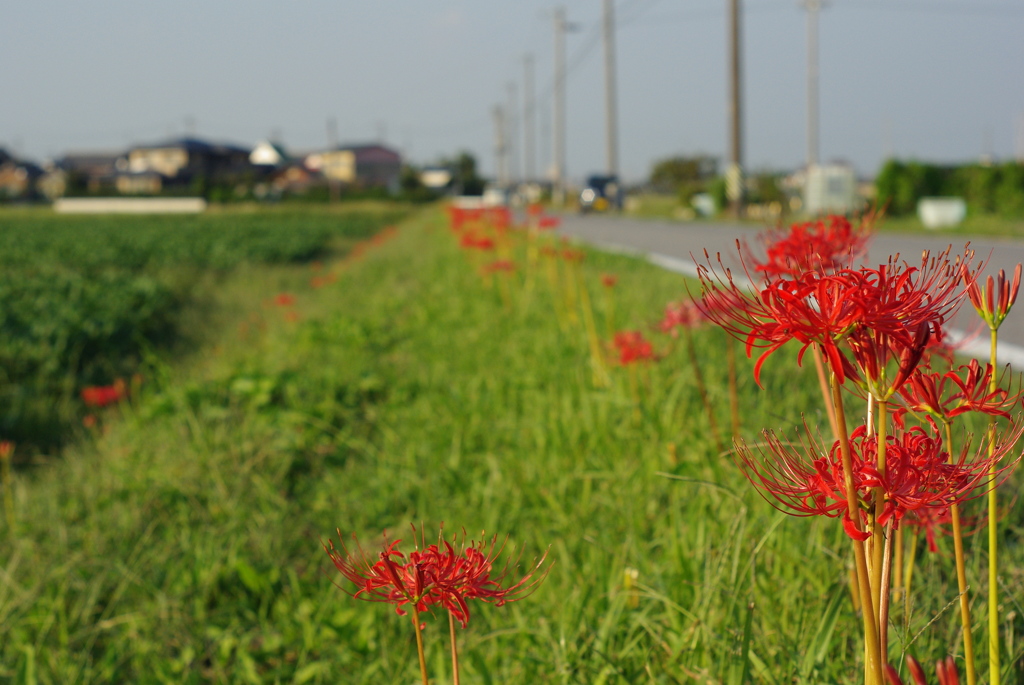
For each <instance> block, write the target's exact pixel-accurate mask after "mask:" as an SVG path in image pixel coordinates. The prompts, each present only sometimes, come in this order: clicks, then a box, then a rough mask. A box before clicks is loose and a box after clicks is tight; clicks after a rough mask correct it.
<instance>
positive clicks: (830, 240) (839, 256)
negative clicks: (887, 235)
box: [754, 216, 871, 277]
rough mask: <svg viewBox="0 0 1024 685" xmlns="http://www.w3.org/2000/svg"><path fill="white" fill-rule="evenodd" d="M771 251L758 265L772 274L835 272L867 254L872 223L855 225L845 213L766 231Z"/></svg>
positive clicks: (767, 274)
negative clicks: (786, 228)
mask: <svg viewBox="0 0 1024 685" xmlns="http://www.w3.org/2000/svg"><path fill="white" fill-rule="evenodd" d="M760 239H761V242H762V243H763V244H764V246H765V248H766V251H767V258H766V261H764V262H757V261H754V268H755V269H756V270H757V271H759V272H761V273H763V274H765V275H766V276H769V277H779V276H799V275H800V274H802V273H804V272H806V271H823V270H828V271H834V270H837V269H841V268H843V267H850V266H852V264H853V262H854V260H855V259H856V258H858V257H861V256H863V255H864V253H865V252H866V250H867V244H868V242H869V241H870V240H871V222H870V221H867V222H864V223H861V224H860V225H859V226H858V227H857V228H854V227H853V225H852V224H851V223H850V221H849V220H848V219H847V218H846V217H843V216H828V217H825V218H824V219H821V220H819V221H815V222H811V223H804V224H793V225H792V226H790V228H789V229H788V230H774V231H766V232H765V233H762V234H761V236H760Z"/></svg>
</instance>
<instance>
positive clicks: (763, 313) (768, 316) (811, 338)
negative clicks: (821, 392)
mask: <svg viewBox="0 0 1024 685" xmlns="http://www.w3.org/2000/svg"><path fill="white" fill-rule="evenodd" d="M719 263H721V258H719ZM725 274H726V275H725V277H724V278H722V277H719V276H717V275H716V274H714V272H712V271H711V270H710V269H709V268H707V267H705V266H698V276H699V277H700V280H701V284H702V287H703V298H702V299H701V301H700V307H701V309H702V310H703V312H704V314H705V316H707V317H708V318H709V319H710V320H712V321H714V322H715V323H717V324H718V325H719V326H721V327H722V328H724V329H725V330H726V331H727V332H728V333H729V334H731V335H733V336H734V337H736V338H738V339H740V340H742V341H743V342H744V343H745V344H746V352H747V356H752V353H753V350H754V348H755V347H757V348H764V352H762V353H761V356H760V357H759V358H758V360H757V362H756V364H755V365H754V380H755V381H757V382H758V384H760V382H761V381H760V376H761V367H762V366H763V365H764V362H765V361H766V360H767V359H768V357H769V356H771V355H772V353H774V352H775V351H777V350H778V349H779V348H780V347H782V346H783V345H785V344H786V343H787V342H789V341H791V340H796V341H798V342H799V343H800V345H801V348H800V354H799V357H798V361H802V360H803V355H804V353H805V352H806V351H807V348H808V347H810V346H811V345H815V344H816V345H818V346H819V347H821V349H822V351H823V352H824V355H825V358H826V360H827V361H828V363H829V364H830V366H831V367H832V369H833V371H834V372H835V373H836V375H837V376H838V377H839V379H840V382H842V381H843V380H845V378H846V375H847V372H848V371H849V370H850V369H851V367H850V365H849V362H846V361H844V358H843V355H842V354H841V353H840V351H839V347H838V344H837V341H839V340H841V339H842V338H843V337H844V336H845V335H847V334H848V333H849V332H850V331H851V330H853V328H854V326H856V325H858V324H860V323H861V322H863V321H864V320H865V317H866V314H867V310H868V307H869V306H870V304H869V303H868V302H867V301H866V299H865V297H864V296H863V293H864V291H865V284H864V277H863V276H862V275H861V274H859V273H858V272H855V271H850V270H847V271H844V272H842V273H841V274H833V275H827V276H826V275H822V274H818V273H815V272H807V273H805V274H803V275H802V276H801V277H800V278H799V279H794V280H784V279H777V280H775V281H771V282H767V283H765V284H764V288H763V289H761V290H760V291H759V292H757V293H755V294H754V295H753V296H752V297H750V296H747V295H745V294H744V293H743V291H742V290H740V288H739V286H737V285H736V284H735V283H734V282H733V280H732V275H731V272H729V270H728V269H726V270H725Z"/></svg>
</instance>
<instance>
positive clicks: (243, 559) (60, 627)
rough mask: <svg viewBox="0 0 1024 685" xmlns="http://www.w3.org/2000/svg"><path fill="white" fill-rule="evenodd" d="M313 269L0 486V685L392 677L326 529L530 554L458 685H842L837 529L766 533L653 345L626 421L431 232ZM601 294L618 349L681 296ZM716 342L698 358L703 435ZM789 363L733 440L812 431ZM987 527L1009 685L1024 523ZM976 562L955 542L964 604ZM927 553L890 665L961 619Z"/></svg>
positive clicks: (529, 295)
mask: <svg viewBox="0 0 1024 685" xmlns="http://www.w3.org/2000/svg"><path fill="white" fill-rule="evenodd" d="M325 267H327V268H333V269H337V270H338V272H339V274H340V276H339V279H338V281H337V283H336V284H334V285H331V286H329V287H324V288H320V289H311V288H310V287H309V278H310V269H309V267H308V266H302V265H288V264H285V265H264V266H250V267H245V268H241V269H238V270H237V271H235V272H234V273H233V274H232V275H231V276H230V277H227V278H225V279H223V280H221V281H220V282H219V284H218V287H217V289H216V291H215V292H213V293H212V294H211V297H213V298H214V299H215V305H216V306H215V309H216V310H217V311H219V312H220V314H219V319H218V320H217V322H216V325H215V326H213V327H212V328H211V330H212V331H216V332H217V333H218V334H217V335H216V336H212V334H211V335H210V336H209V339H210V342H209V344H208V345H207V346H205V347H204V348H203V349H202V350H201V352H200V353H197V354H194V355H191V356H190V357H188V358H187V360H185V361H174V362H160V361H158V360H156V359H150V361H149V366H148V369H147V374H148V375H147V378H148V379H149V380H147V383H146V384H145V385H144V388H143V393H142V395H141V396H140V397H138V398H137V399H136V400H135V401H133V403H132V404H131V405H127V406H124V407H123V408H122V409H119V410H114V411H111V412H109V415H108V416H107V417H105V419H104V422H103V428H102V429H101V430H97V431H96V432H95V433H94V434H93V435H92V436H91V437H90V438H89V440H88V441H87V442H86V443H85V444H82V445H81V446H80V447H78V448H76V449H73V450H70V451H68V452H67V453H66V454H65V455H64V458H63V459H59V460H55V461H52V463H47V465H46V466H45V467H43V468H39V469H36V470H35V471H34V472H32V473H23V474H21V475H20V476H19V477H18V479H17V481H16V484H15V485H16V488H15V492H16V500H15V504H16V510H17V516H18V525H17V528H16V529H15V530H13V531H12V530H9V529H7V528H6V527H5V528H4V529H3V532H2V536H3V539H2V545H3V549H4V550H5V552H6V553H5V555H3V557H0V681H4V682H18V683H64V682H76V683H105V682H133V683H161V682H173V683H201V682H254V683H257V682H269V683H273V682H281V683H287V682H297V683H355V684H358V683H367V684H369V683H375V684H379V683H412V682H417V677H418V675H417V674H418V667H417V663H416V654H415V647H414V644H413V638H412V630H411V626H410V625H409V620H408V619H407V618H401V617H399V616H396V615H395V612H394V610H393V609H392V608H391V607H389V606H386V605H377V604H369V603H364V602H360V601H357V600H354V599H352V598H351V597H349V596H347V595H346V594H345V593H344V592H342V591H341V590H339V589H338V588H337V587H335V585H334V583H335V582H340V576H339V575H338V574H337V573H336V572H335V570H334V568H333V566H332V565H331V563H330V561H329V559H328V558H327V555H326V554H325V553H324V552H323V550H322V549H321V541H322V540H326V539H327V538H329V537H335V539H337V538H336V533H335V529H336V528H340V529H341V530H342V532H343V534H345V535H349V534H352V533H356V534H358V535H359V537H360V540H361V541H362V542H363V544H364V545H365V546H368V547H371V546H373V545H374V544H375V543H377V542H379V540H380V539H381V538H380V536H381V534H382V531H384V530H387V531H388V533H389V535H391V536H403V535H405V534H406V533H407V532H408V530H409V528H408V526H409V525H410V524H411V523H412V524H416V525H417V526H419V525H422V526H423V528H424V529H425V530H427V531H428V534H429V532H430V531H436V529H437V526H439V525H440V524H441V522H444V525H445V529H446V530H450V531H456V530H461V529H463V528H464V529H465V530H466V531H468V532H469V534H470V535H471V536H475V535H476V534H477V533H478V532H479V531H481V530H486V531H487V532H488V533H489V534H491V533H497V534H499V535H505V534H508V535H509V536H510V538H509V542H510V547H512V548H513V549H514V550H515V552H516V553H519V552H521V553H522V555H523V562H524V565H528V563H529V561H530V560H531V559H533V558H535V557H536V556H539V555H540V554H542V553H543V552H544V551H545V550H549V559H550V560H551V561H552V563H553V566H552V568H551V571H550V573H549V575H548V577H547V579H546V581H545V583H544V584H543V585H542V586H541V588H540V589H539V590H538V591H537V592H536V593H535V594H534V595H533V596H531V597H529V598H527V599H524V600H523V601H520V602H515V603H511V604H508V605H506V606H504V607H491V606H479V607H474V608H473V617H472V620H471V622H470V625H469V627H468V629H467V630H465V631H460V640H461V652H462V655H463V664H464V675H463V678H464V680H463V682H467V683H497V684H502V685H505V684H515V683H524V684H532V683H566V684H568V683H579V684H581V685H582V684H587V685H590V684H595V683H609V684H610V683H692V682H701V683H704V682H706V683H728V684H738V683H740V682H742V681H743V677H744V674H745V673H746V674H747V675H748V677H749V679H750V680H751V681H752V682H758V683H779V684H781V683H787V684H788V683H807V684H811V683H854V682H858V680H859V679H858V677H857V673H858V669H859V663H860V661H861V659H862V654H861V651H860V647H859V640H858V638H857V636H858V635H859V619H858V618H857V617H856V616H855V615H854V613H853V611H852V608H851V606H850V602H849V600H848V586H847V575H846V574H847V570H846V567H847V561H846V557H847V553H846V552H847V548H848V545H846V544H845V543H844V534H843V532H842V530H841V527H840V526H839V525H838V524H837V522H836V521H833V520H803V519H795V518H791V517H787V516H784V515H782V514H780V513H778V512H776V511H775V510H773V509H772V508H771V507H769V506H768V505H767V504H766V503H765V502H764V501H762V500H761V499H760V497H759V496H758V495H757V494H756V493H755V492H754V491H753V489H752V488H751V487H750V486H749V485H748V484H747V483H746V481H745V480H744V478H743V477H742V475H740V474H739V472H738V470H737V469H736V467H735V466H734V464H733V463H732V460H731V459H730V457H729V456H728V455H721V454H718V453H717V450H716V449H715V447H714V444H713V440H712V439H711V437H710V433H709V426H708V421H707V418H706V416H705V415H704V412H703V410H702V408H701V403H700V400H699V397H698V396H697V393H696V390H695V388H694V378H693V373H692V370H691V368H690V367H689V365H688V363H687V361H686V356H685V354H684V350H682V349H680V348H679V344H678V343H673V342H672V341H671V340H670V339H669V338H666V337H663V336H657V335H656V334H655V333H653V332H650V333H649V334H650V336H651V337H652V338H655V339H656V345H657V347H658V348H659V350H660V351H661V352H662V353H663V354H664V355H665V356H664V358H663V359H662V360H661V361H660V362H658V363H657V364H656V365H653V366H652V367H651V369H650V373H648V374H646V375H644V376H643V377H642V379H641V380H642V382H641V388H642V389H643V390H642V400H641V406H640V412H641V420H639V421H637V420H636V419H635V418H634V406H633V402H632V399H631V393H630V390H629V383H628V375H627V374H625V373H623V372H622V370H621V369H612V371H613V375H612V378H613V383H612V385H611V387H609V388H594V387H593V384H592V383H591V374H590V370H589V366H588V353H587V345H586V339H585V337H584V334H583V333H582V331H581V330H580V329H578V328H567V329H565V330H563V329H561V328H560V327H559V324H558V321H557V319H556V317H555V316H554V315H553V313H552V312H553V306H554V302H553V301H552V299H551V297H550V294H549V293H548V292H547V290H546V287H545V286H544V281H543V279H542V278H539V279H537V280H536V281H534V282H533V287H532V289H531V290H526V289H523V288H516V289H514V290H513V292H515V293H517V294H516V297H515V300H514V302H512V303H511V305H510V306H505V305H504V304H503V302H502V298H501V297H500V296H499V293H498V292H496V291H495V290H494V289H492V288H489V287H487V286H486V284H485V283H484V281H483V280H482V279H481V277H480V276H479V275H478V274H477V273H476V272H475V271H474V269H473V268H472V267H471V266H470V264H469V262H468V261H467V258H466V255H464V254H461V253H460V252H459V251H458V249H457V247H456V246H455V240H454V239H453V238H452V237H451V236H450V235H449V234H448V233H447V231H446V229H444V228H443V227H442V223H441V220H440V218H439V216H438V215H437V214H434V213H428V214H425V215H423V216H421V217H419V218H416V219H414V220H410V221H407V222H406V223H405V224H404V225H403V227H402V229H401V231H400V233H399V235H398V237H397V238H396V239H394V240H392V241H390V242H387V243H384V244H382V245H380V246H376V247H374V248H372V249H370V250H369V251H368V252H367V253H366V254H365V256H363V257H362V258H361V259H358V260H349V261H346V262H344V263H343V264H342V263H341V262H331V263H328V264H326V265H325ZM604 272H612V273H616V274H617V275H618V276H619V285H618V286H617V287H616V290H615V293H616V297H617V302H616V311H617V312H619V320H618V322H617V323H618V325H617V328H637V329H643V330H645V331H649V330H650V329H649V326H650V325H651V324H652V323H653V322H655V321H656V320H657V319H658V318H659V317H660V314H661V311H662V308H663V306H664V304H665V302H667V301H669V300H671V299H677V298H679V297H680V296H682V295H683V294H684V282H683V281H682V280H680V278H679V277H678V276H674V275H672V274H669V273H666V272H662V271H660V270H657V269H655V268H653V267H651V266H650V265H647V264H645V263H643V262H641V261H638V260H632V259H629V258H626V257H623V256H616V255H606V254H600V253H589V254H588V257H587V260H586V262H585V274H586V278H587V279H588V282H589V283H590V285H591V290H592V292H593V296H594V297H595V306H596V308H597V313H598V324H599V327H602V329H603V319H602V318H601V317H602V316H603V314H604V311H603V308H602V307H601V302H602V301H601V298H600V295H599V293H598V289H599V288H600V286H599V285H597V277H598V275H599V274H601V273H604ZM515 278H517V279H519V278H522V276H521V274H519V275H517V276H516V277H515ZM280 292H290V293H293V294H294V295H295V297H296V298H297V303H296V305H295V308H294V309H295V311H296V312H297V313H298V315H299V317H300V318H299V320H298V321H289V320H288V319H287V318H286V317H285V315H284V312H283V311H282V309H281V308H279V307H275V306H273V305H272V304H271V303H270V301H271V300H272V298H273V297H274V296H275V295H276V294H278V293H280ZM724 342H725V337H724V335H723V334H722V333H721V332H720V331H717V330H710V329H709V330H703V331H700V332H699V334H698V335H697V338H696V344H697V345H698V352H699V355H700V358H701V360H702V369H703V374H704V376H705V378H706V380H707V382H708V384H709V391H710V393H711V397H712V399H713V401H714V402H715V404H716V405H717V406H718V407H720V408H722V411H720V413H719V421H720V422H724V421H725V419H726V416H727V413H726V411H725V410H724V408H725V407H726V406H727V397H726V387H725V385H726V384H725V380H726V379H725V371H724V368H725V348H724ZM794 360H795V354H794V353H793V352H792V351H788V350H784V351H782V352H780V353H779V354H778V355H777V358H774V359H772V360H771V361H770V362H769V363H768V365H767V366H766V370H765V373H764V376H763V379H764V383H765V388H764V389H763V390H759V389H757V388H756V386H754V384H753V382H752V380H751V379H750V374H749V372H750V366H751V365H750V364H749V363H746V362H744V364H743V365H742V366H743V368H742V370H741V374H742V380H741V391H742V398H741V405H742V413H743V431H744V434H745V435H747V436H748V437H754V436H756V435H757V432H758V431H759V430H760V429H761V428H762V427H766V426H767V427H775V428H779V427H792V426H795V425H797V424H798V423H799V422H800V421H801V415H802V414H804V413H806V415H807V420H808V421H809V422H811V423H812V424H813V423H823V421H824V420H823V417H822V416H821V415H820V412H817V411H815V409H814V407H816V406H817V405H816V403H815V399H814V398H815V388H816V384H815V382H814V380H813V377H812V375H811V373H810V371H811V370H810V369H803V370H801V371H799V372H795V371H794V369H795V366H794ZM38 459H39V460H44V461H45V460H46V457H45V455H39V456H38ZM1014 482H1015V484H1017V485H1019V482H1020V481H1019V479H1017V480H1015V481H1014ZM1004 525H1005V526H1006V531H1007V532H1006V541H1007V544H1006V546H1005V547H1006V550H1007V555H1006V557H1005V561H1004V569H1005V573H1004V582H1005V585H1006V592H1005V594H1004V597H1006V598H1007V599H1006V602H1007V603H1006V606H1005V607H1004V609H1005V611H1004V618H1005V621H1006V624H1007V630H1008V632H1009V633H1012V634H1013V635H1015V636H1017V637H1016V642H1014V643H1013V644H1012V645H1011V654H1012V655H1015V659H1009V660H1007V663H1008V664H1012V663H1013V662H1014V661H1015V660H1016V661H1018V662H1019V657H1020V654H1021V645H1020V640H1019V636H1020V634H1021V632H1022V630H1024V610H1022V607H1021V606H1020V598H1021V597H1022V596H1024V564H1022V557H1024V551H1022V549H1021V545H1020V540H1021V534H1022V530H1024V527H1022V520H1021V515H1020V507H1017V508H1016V509H1015V510H1013V511H1012V512H1011V513H1010V514H1008V516H1007V519H1006V521H1005V522H1004ZM984 543H985V541H984V540H983V536H975V537H974V538H970V539H969V540H968V558H969V566H970V568H969V578H970V579H971V583H972V585H975V586H977V585H978V584H979V583H980V582H981V578H982V576H981V573H982V572H983V571H984V564H983V554H984V552H983V550H984ZM942 550H943V551H942V555H927V554H922V559H921V566H920V567H919V570H918V576H917V578H918V580H917V581H916V582H917V586H918V588H920V589H921V590H922V594H921V596H920V597H919V598H918V600H917V605H916V606H917V609H916V613H915V615H914V617H913V619H912V621H911V624H910V631H909V633H907V634H905V633H904V631H903V630H902V629H898V630H896V631H895V635H894V637H893V642H894V644H895V645H896V648H897V650H898V649H899V646H900V645H901V644H903V643H905V642H909V641H910V640H911V638H913V637H914V636H916V635H917V634H918V633H919V632H920V633H921V634H920V636H919V637H917V638H916V642H914V644H913V647H912V648H911V651H912V653H914V654H915V655H917V656H918V657H919V658H921V659H923V660H934V659H937V658H938V657H939V656H942V655H945V654H946V653H947V652H951V651H955V650H956V648H957V644H958V639H957V625H958V622H957V617H956V615H955V612H953V611H951V610H948V609H947V610H946V611H945V613H942V614H941V616H939V618H938V620H936V621H935V623H934V624H932V625H930V626H928V627H927V628H926V624H928V622H929V621H931V620H932V619H933V617H934V616H935V615H936V614H938V613H939V612H940V611H941V610H942V609H943V608H944V607H946V605H947V604H948V603H949V602H950V601H951V600H952V599H953V597H954V595H955V587H956V581H955V576H954V574H953V573H952V563H951V555H952V552H951V546H950V545H948V544H945V543H943V548H942ZM627 569H635V570H636V571H637V573H638V580H639V588H640V592H639V597H638V599H639V601H638V606H636V607H632V606H631V602H630V596H629V594H628V593H627V592H625V591H624V588H623V579H624V574H625V573H626V570H627ZM926 579H927V580H926ZM974 606H975V608H976V610H977V611H979V612H980V611H981V610H982V608H983V601H982V599H981V598H980V597H979V598H978V599H977V600H976V601H975V604H974ZM443 619H444V617H443V616H442V615H440V614H438V615H435V616H433V617H427V619H426V622H427V629H426V639H427V652H428V665H429V668H430V670H431V673H432V678H433V680H432V682H435V683H448V682H451V681H450V666H449V664H448V656H447V645H446V633H447V624H446V622H445V621H444V620H443ZM978 623H979V626H980V621H979V622H978ZM981 637H982V636H981V633H980V630H979V633H978V635H977V636H976V642H977V641H979V640H980V639H981ZM979 644H980V642H979ZM745 654H747V655H748V658H746V659H745V658H744V655H745ZM1015 668H1019V666H1015ZM1018 677H1020V676H1018Z"/></svg>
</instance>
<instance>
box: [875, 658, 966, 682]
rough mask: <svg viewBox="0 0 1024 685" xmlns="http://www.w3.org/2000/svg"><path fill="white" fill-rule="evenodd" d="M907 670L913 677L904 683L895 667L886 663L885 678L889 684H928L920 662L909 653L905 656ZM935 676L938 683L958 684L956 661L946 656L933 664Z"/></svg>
mask: <svg viewBox="0 0 1024 685" xmlns="http://www.w3.org/2000/svg"><path fill="white" fill-rule="evenodd" d="M907 670H908V671H910V677H911V678H913V681H911V682H910V683H904V681H903V680H901V679H900V674H899V673H898V672H897V671H896V669H895V668H893V667H892V666H891V665H888V664H886V666H885V679H886V680H888V681H889V685H928V679H927V678H926V677H925V675H924V669H923V668H921V664H919V663H918V661H917V659H915V658H914V657H912V656H909V655H908V656H907ZM935 676H936V677H937V678H938V679H939V680H938V685H960V675H959V674H958V673H957V671H956V661H954V660H953V657H951V656H947V657H946V658H945V659H942V660H940V661H938V662H937V663H936V664H935Z"/></svg>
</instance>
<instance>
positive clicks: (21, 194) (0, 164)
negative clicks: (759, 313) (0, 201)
mask: <svg viewBox="0 0 1024 685" xmlns="http://www.w3.org/2000/svg"><path fill="white" fill-rule="evenodd" d="M0 153H2V157H0V159H2V160H3V161H0V198H7V199H24V198H29V197H32V196H33V195H34V194H35V192H36V187H35V184H36V181H37V180H38V179H39V177H40V176H42V175H43V170H42V169H40V168H39V167H38V166H37V165H35V164H32V163H31V162H25V161H22V160H18V159H15V158H14V157H12V156H11V155H9V154H8V153H7V152H6V151H0Z"/></svg>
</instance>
